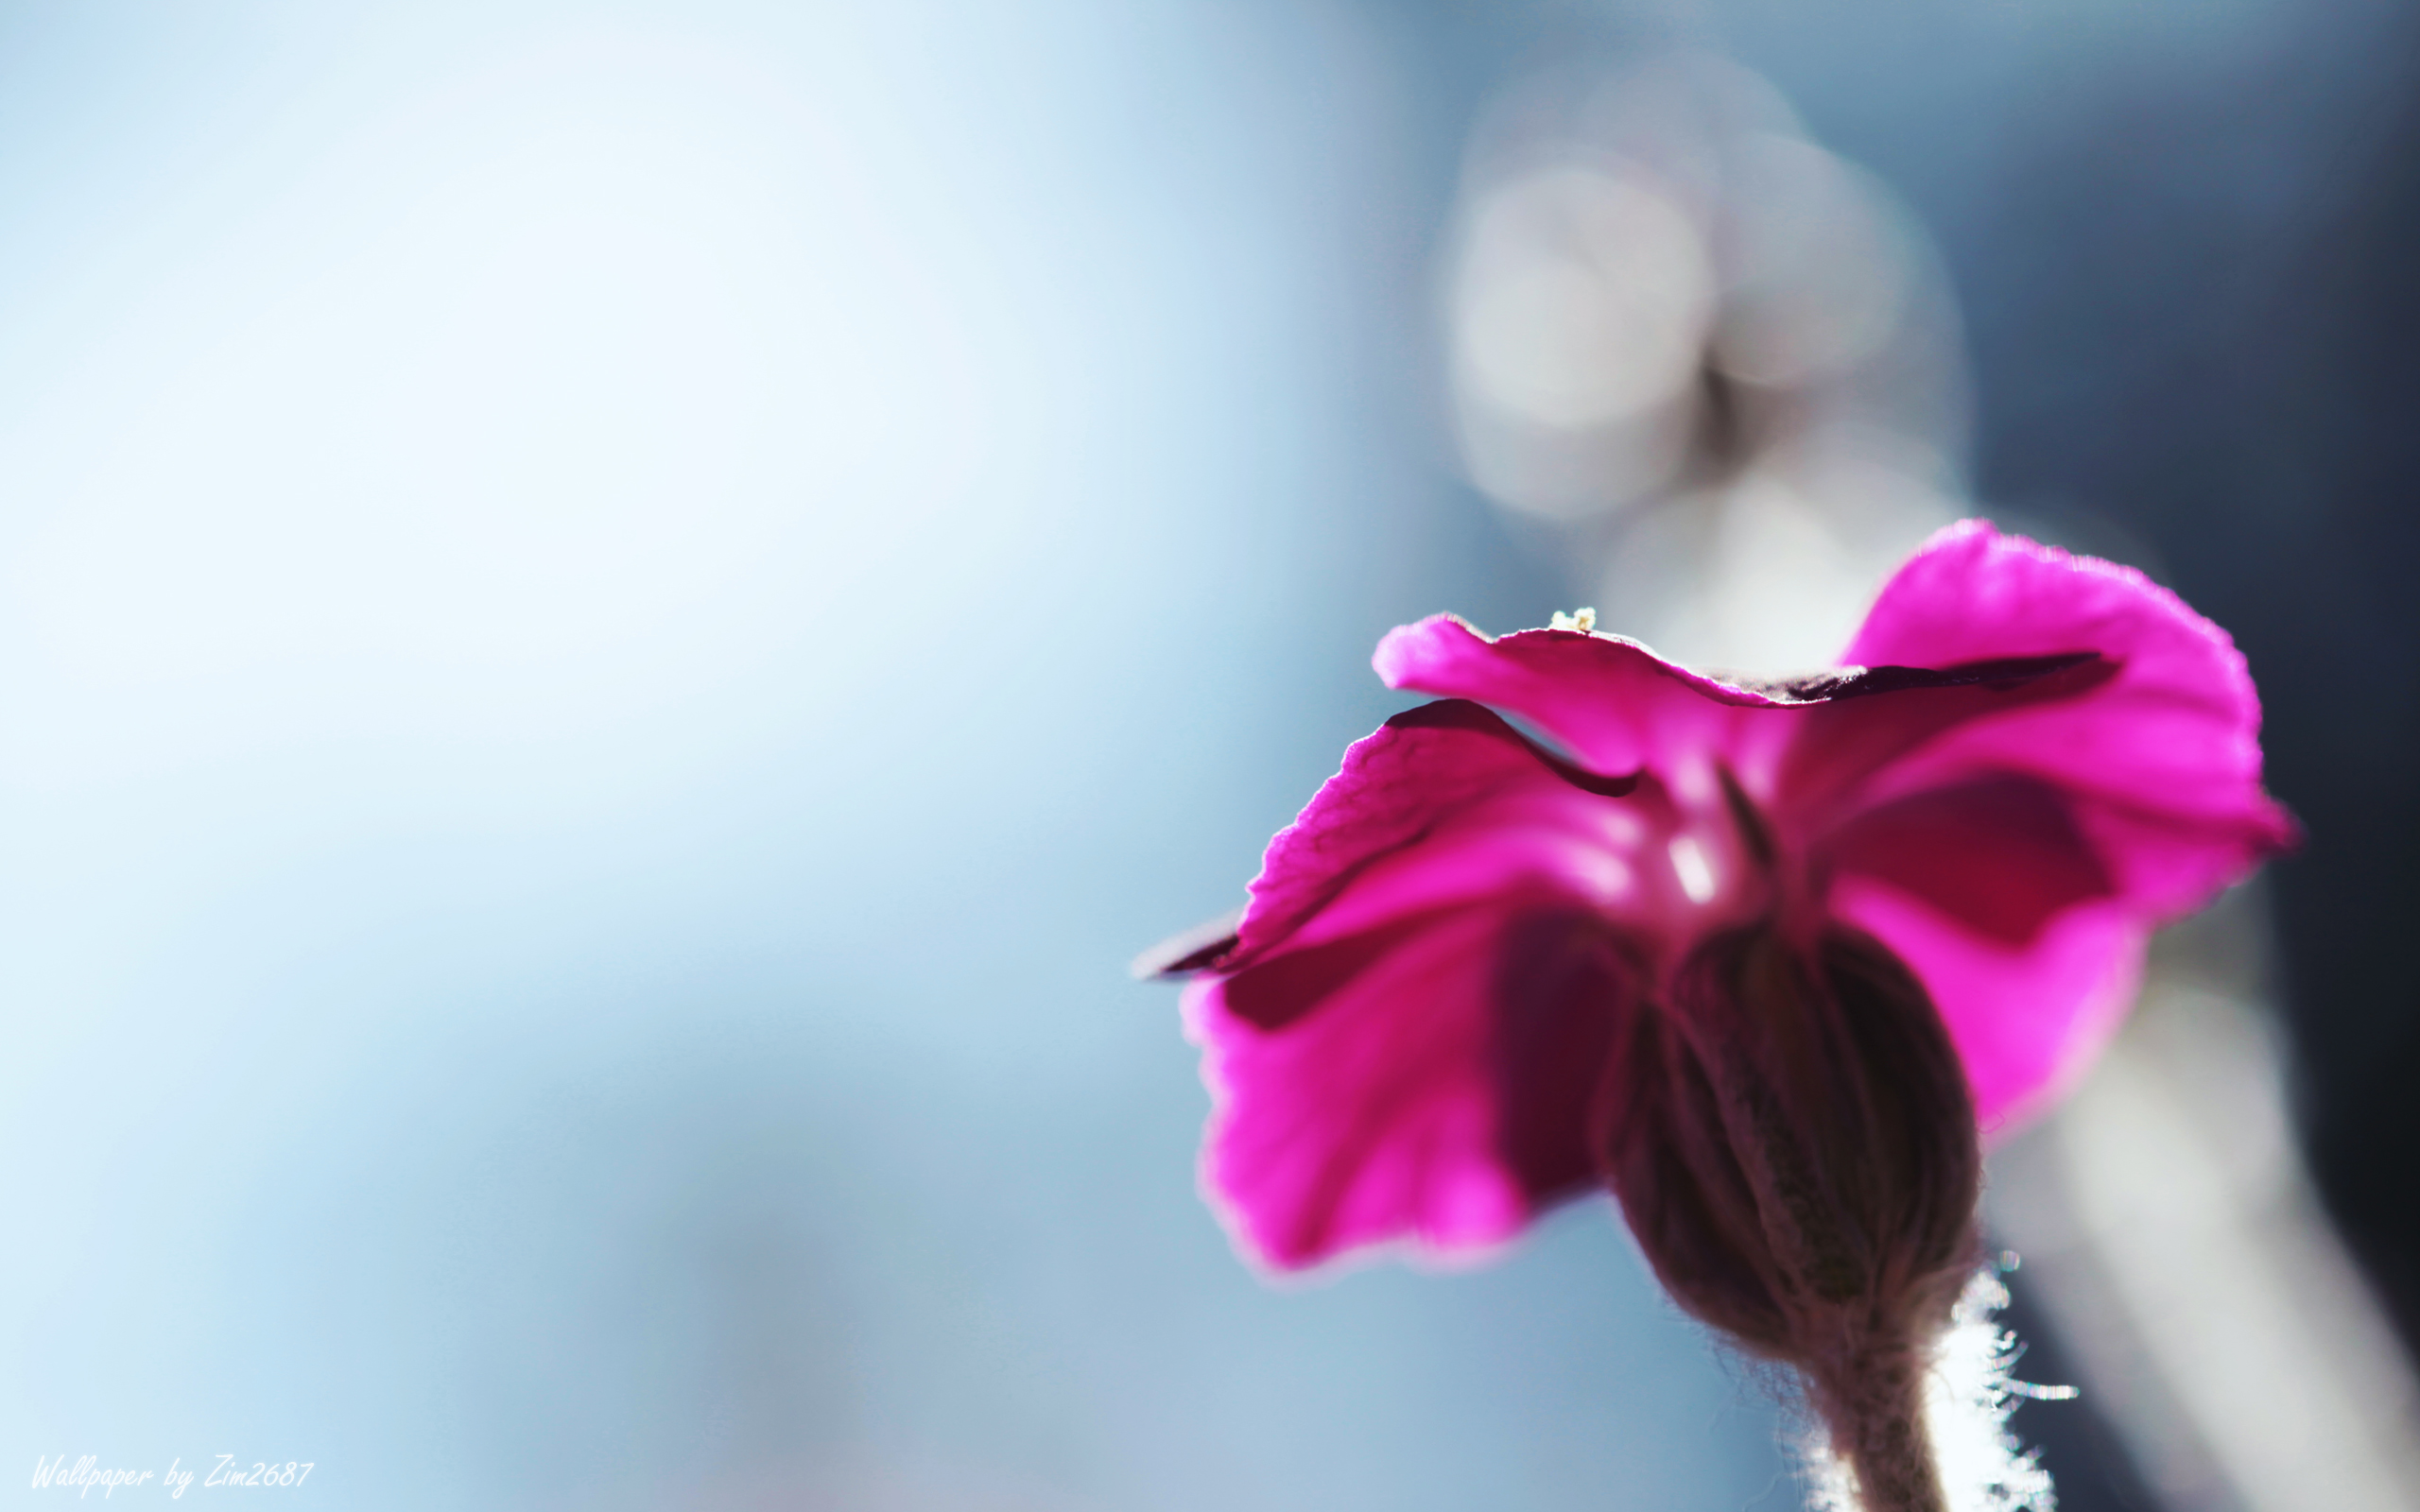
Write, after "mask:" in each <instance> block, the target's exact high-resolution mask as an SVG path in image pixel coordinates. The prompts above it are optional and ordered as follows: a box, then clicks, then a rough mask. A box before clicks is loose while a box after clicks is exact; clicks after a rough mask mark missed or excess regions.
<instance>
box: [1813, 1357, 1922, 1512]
mask: <svg viewBox="0 0 2420 1512" xmlns="http://www.w3.org/2000/svg"><path fill="white" fill-rule="evenodd" d="M1878 1373H1879V1374H1881V1375H1883V1376H1884V1377H1885V1379H1883V1380H1879V1381H1876V1380H1868V1381H1863V1382H1859V1383H1855V1384H1854V1385H1853V1386H1852V1387H1851V1388H1850V1390H1849V1391H1848V1392H1847V1393H1844V1394H1841V1395H1840V1396H1836V1397H1835V1398H1834V1400H1833V1401H1832V1402H1831V1403H1830V1404H1829V1406H1828V1407H1827V1410H1826V1411H1825V1413H1824V1417H1825V1418H1826V1419H1827V1420H1828V1421H1829V1423H1830V1425H1831V1429H1832V1438H1833V1446H1834V1450H1835V1452H1837V1453H1839V1454H1840V1455H1841V1457H1842V1458H1843V1459H1846V1460H1847V1461H1848V1462H1849V1465H1850V1466H1851V1468H1853V1469H1855V1470H1856V1471H1857V1482H1858V1501H1859V1503H1860V1505H1861V1507H1862V1512H1948V1503H1947V1502H1946V1501H1945V1499H1944V1497H1943V1495H1942V1488H1941V1469H1940V1467H1939V1466H1938V1465H1937V1464H1935V1463H1934V1460H1933V1452H1932V1435H1930V1434H1929V1433H1927V1431H1926V1428H1925V1416H1924V1392H1923V1382H1922V1381H1921V1379H1910V1377H1908V1376H1907V1375H1906V1374H1904V1373H1902V1372H1899V1371H1894V1370H1886V1371H1883V1372H1878ZM1893 1378H1895V1379H1893Z"/></svg>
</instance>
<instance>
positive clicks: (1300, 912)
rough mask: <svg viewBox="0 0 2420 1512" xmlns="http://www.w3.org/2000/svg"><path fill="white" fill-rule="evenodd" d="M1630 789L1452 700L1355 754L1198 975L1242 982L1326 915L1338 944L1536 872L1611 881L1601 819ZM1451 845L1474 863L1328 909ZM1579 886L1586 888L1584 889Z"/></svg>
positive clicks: (1384, 730) (1406, 875)
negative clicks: (1354, 890) (1232, 943)
mask: <svg viewBox="0 0 2420 1512" xmlns="http://www.w3.org/2000/svg"><path fill="white" fill-rule="evenodd" d="M1628 786H1629V784H1628V783H1627V782H1623V781H1621V780H1618V779H1606V778H1600V777H1597V776H1595V775H1593V774H1590V773H1587V772H1584V771H1581V770H1580V769H1578V768H1576V767H1573V766H1572V765H1570V764H1569V763H1567V762H1564V761H1562V760H1560V759H1559V758H1556V757H1554V756H1552V755H1551V754H1549V753H1548V752H1547V751H1544V750H1541V749H1540V748H1539V747H1537V746H1535V745H1533V744H1531V743H1530V741H1529V740H1527V739H1526V738H1524V737H1523V736H1522V735H1521V734H1520V732H1519V731H1517V730H1514V729H1513V727H1512V726H1510V725H1508V724H1506V723H1505V722H1504V721H1503V720H1502V719H1500V718H1498V717H1497V716H1496V715H1495V714H1493V713H1489V712H1488V711H1486V710H1484V709H1481V708H1479V707H1478V705H1477V704H1472V703H1464V702H1461V701H1459V700H1447V701H1444V702H1442V703H1434V704H1429V705H1426V706H1425V707H1423V708H1419V709H1414V710H1410V711H1408V712H1407V713H1401V714H1397V715H1396V716H1395V717H1394V718H1392V719H1390V720H1388V721H1387V722H1386V724H1384V725H1382V726H1380V727H1379V729H1378V730H1377V731H1376V733H1374V734H1372V735H1371V736H1369V737H1368V738H1367V739H1364V740H1360V741H1357V742H1356V743H1355V744H1354V745H1353V747H1352V748H1350V749H1349V750H1347V751H1346V752H1345V754H1344V765H1343V766H1342V768H1341V769H1340V770H1339V771H1338V772H1337V774H1336V775H1335V776H1334V777H1332V778H1330V779H1328V781H1327V782H1326V783H1325V784H1324V785H1322V787H1321V788H1320V790H1319V793H1318V795H1317V796H1316V797H1314V798H1313V799H1311V801H1310V804H1309V805H1308V806H1307V807H1305V809H1304V810H1303V813H1302V815H1301V816H1300V817H1298V818H1297V819H1295V821H1294V822H1293V823H1292V824H1290V825H1288V826H1287V827H1286V828H1285V829H1284V830H1281V831H1279V832H1278V833H1277V836H1276V838H1274V839H1272V840H1271V841H1270V843H1269V850H1268V852H1267V853H1266V855H1264V856H1263V858H1262V862H1261V870H1260V875H1259V876H1258V877H1255V878H1254V879H1253V883H1252V887H1251V893H1252V901H1251V902H1250V904H1249V905H1248V906H1247V907H1246V908H1245V910H1244V917H1243V921H1242V923H1241V925H1240V926H1239V928H1238V931H1237V943H1236V948H1235V950H1234V951H1233V952H1232V953H1231V954H1227V955H1226V956H1224V957H1223V958H1220V959H1217V960H1215V961H1212V962H1207V963H1199V964H1208V965H1212V966H1214V967H1216V968H1217V969H1219V970H1224V971H1235V970H1238V969H1240V968H1242V967H1244V966H1247V965H1249V964H1251V963H1252V962H1253V960H1256V959H1258V958H1259V957H1260V956H1262V955H1264V954H1267V953H1268V952H1270V951H1271V950H1273V949H1275V948H1276V947H1277V946H1279V945H1280V944H1283V943H1284V942H1286V941H1287V940H1288V939H1290V938H1291V937H1292V936H1293V935H1294V933H1295V932H1296V931H1297V930H1299V929H1301V928H1302V927H1303V925H1304V924H1305V922H1306V921H1307V920H1309V919H1311V918H1312V917H1313V916H1315V915H1321V914H1322V912H1323V911H1325V913H1326V916H1327V917H1324V918H1322V927H1323V929H1324V930H1325V932H1326V933H1327V934H1329V935H1335V934H1340V933H1346V932H1349V931H1352V930H1355V929H1357V928H1361V927H1366V926H1367V925H1368V924H1370V923H1372V922H1374V921H1377V920H1380V919H1386V918H1389V917H1392V915H1394V914H1397V913H1400V912H1402V911H1404V910H1406V909H1409V908H1415V907H1429V906H1435V905H1436V904H1437V903H1439V902H1442V901H1445V900H1446V899H1449V898H1453V897H1457V896H1466V895H1468V894H1470V893H1472V892H1473V891H1475V890H1483V889H1486V888H1490V887H1495V886H1503V885H1512V884H1513V883H1515V882H1516V881H1517V880H1518V878H1519V877H1520V876H1522V875H1524V874H1528V873H1530V872H1531V871H1539V872H1543V873H1547V874H1554V873H1557V872H1559V871H1560V872H1564V873H1569V872H1570V870H1571V868H1579V869H1580V871H1581V872H1582V873H1588V872H1592V871H1593V872H1596V873H1602V872H1603V870H1604V868H1605V865H1606V863H1605V860H1604V857H1603V854H1602V852H1603V851H1604V848H1605V845H1606V841H1605V838H1604V834H1603V825H1602V822H1601V819H1599V818H1598V817H1597V816H1600V815H1601V814H1602V811H1603V810H1604V808H1605V806H1606V805H1609V804H1612V803H1614V802H1616V800H1617V796H1618V795H1619V794H1621V793H1623V792H1625V791H1627V789H1628ZM1449 835H1461V836H1462V837H1464V838H1466V840H1467V847H1468V850H1469V851H1470V852H1472V853H1465V854H1461V855H1456V856H1454V857H1452V858H1451V867H1450V868H1447V867H1445V866H1443V865H1442V864H1441V865H1435V866H1432V865H1428V864H1426V863H1425V862H1414V863H1412V864H1410V865H1408V866H1406V867H1401V868H1396V869H1395V870H1394V871H1393V872H1392V873H1389V874H1388V875H1387V876H1386V877H1384V878H1373V879H1372V885H1370V886H1367V887H1364V888H1363V889H1362V890H1361V891H1362V896H1361V897H1360V899H1358V900H1357V904H1358V906H1357V909H1345V910H1334V909H1330V906H1329V905H1330V904H1331V903H1333V902H1336V900H1337V899H1338V898H1339V896H1340V894H1342V893H1343V892H1344V891H1345V890H1346V889H1347V888H1348V887H1349V886H1352V885H1354V884H1355V883H1356V881H1357V879H1359V878H1362V877H1363V875H1364V873H1367V872H1371V871H1372V870H1373V869H1374V868H1383V867H1384V865H1385V864H1386V863H1387V862H1389V861H1390V859H1391V858H1394V857H1396V856H1397V855H1398V854H1399V853H1400V852H1402V851H1405V850H1406V848H1408V847H1410V846H1413V845H1415V844H1426V845H1427V846H1428V847H1429V848H1430V849H1431V850H1432V851H1437V852H1438V854H1439V856H1440V858H1441V863H1442V860H1443V841H1444V840H1445V839H1446V838H1447V837H1448V836H1449ZM1480 852H1484V853H1480ZM1576 880H1577V881H1579V882H1580V883H1581V884H1582V885H1583V886H1584V877H1581V878H1577V879H1576ZM1595 890H1598V891H1601V890H1602V889H1601V888H1599V889H1595Z"/></svg>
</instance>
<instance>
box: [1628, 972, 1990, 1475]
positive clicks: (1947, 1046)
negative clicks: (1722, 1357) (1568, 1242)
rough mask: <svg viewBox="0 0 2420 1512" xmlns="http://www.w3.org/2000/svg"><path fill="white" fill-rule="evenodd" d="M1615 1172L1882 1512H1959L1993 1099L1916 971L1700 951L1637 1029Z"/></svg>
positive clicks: (1688, 1281)
mask: <svg viewBox="0 0 2420 1512" xmlns="http://www.w3.org/2000/svg"><path fill="white" fill-rule="evenodd" d="M1614 1075H1615V1077H1616V1086H1615V1087H1613V1088H1612V1089H1610V1091H1611V1093H1612V1095H1610V1096H1609V1097H1608V1098H1607V1099H1606V1101H1605V1103H1604V1105H1603V1106H1604V1107H1606V1108H1609V1109H1610V1110H1611V1116H1612V1126H1611V1127H1610V1128H1608V1129H1607V1130H1606V1132H1605V1143H1604V1145H1603V1148H1604V1150H1605V1155H1606V1160H1607V1168H1606V1169H1607V1176H1608V1177H1609V1178H1610V1181H1611V1183H1612V1185H1613V1188H1614V1191H1615V1193H1616V1195H1618V1196H1619V1197H1620V1199H1621V1204H1622V1210H1623V1212H1624V1215H1625V1216H1626V1217H1627V1218H1628V1220H1629V1222H1630V1226H1631V1229H1632V1231H1633V1232H1634V1233H1635V1234H1636V1235H1637V1237H1638V1242H1639V1245H1640V1247H1641V1248H1643V1249H1644V1250H1645V1251H1646V1253H1647V1258H1648V1260H1649V1262H1650V1263H1651V1264H1652V1265H1653V1266H1654V1268H1655V1273H1656V1276H1657V1277H1658V1279H1660V1280H1662V1281H1663V1283H1664V1285H1665V1287H1666V1288H1667V1289H1668V1290H1669V1291H1670V1293H1671V1294H1672V1296H1673V1297H1675V1298H1676V1299H1677V1300H1679V1302H1680V1303H1681V1305H1682V1306H1683V1307H1684V1308H1685V1309H1687V1310H1688V1311H1689V1312H1690V1313H1691V1314H1695V1315H1696V1316H1697V1317H1699V1318H1700V1319H1702V1320H1703V1321H1704V1322H1706V1323H1709V1324H1711V1325H1713V1326H1714V1327H1716V1328H1718V1329H1720V1330H1722V1331H1723V1332H1726V1333H1728V1334H1730V1335H1731V1336H1732V1337H1733V1338H1734V1339H1735V1340H1737V1342H1738V1344H1739V1345H1740V1346H1741V1347H1742V1348H1743V1349H1747V1350H1748V1351H1749V1352H1750V1353H1752V1354H1755V1355H1757V1356H1759V1357H1762V1358H1764V1359H1768V1360H1772V1361H1775V1362H1778V1363H1781V1364H1785V1365H1788V1366H1794V1367H1795V1368H1796V1369H1797V1370H1798V1371H1799V1372H1800V1373H1801V1374H1802V1376H1803V1377H1804V1378H1805V1381H1806V1388H1807V1392H1808V1398H1809V1403H1810V1405H1811V1406H1812V1407H1813V1408H1814V1410H1815V1411H1816V1412H1817V1413H1818V1414H1820V1415H1821V1416H1822V1417H1823V1419H1824V1423H1825V1425H1826V1426H1827V1427H1828V1429H1829V1430H1830V1433H1831V1436H1832V1442H1833V1445H1834V1448H1835V1450H1836V1451H1837V1452H1839V1453H1840V1454H1841V1455H1842V1456H1843V1457H1845V1458H1846V1459H1847V1460H1848V1461H1849V1462H1850V1464H1851V1465H1852V1466H1853V1467H1854V1468H1855V1469H1856V1471H1857V1475H1858V1482H1859V1485H1860V1486H1861V1489H1862V1491H1863V1494H1864V1501H1865V1504H1866V1507H1867V1512H1937V1509H1939V1508H1940V1507H1941V1505H1942V1499H1941V1488H1940V1484H1939V1478H1938V1475H1937V1474H1936V1472H1935V1470H1934V1469H1933V1460H1932V1454H1931V1452H1930V1447H1929V1445H1928V1444H1927V1438H1926V1433H1925V1427H1924V1418H1923V1414H1922V1412H1921V1404H1922V1400H1923V1392H1922V1384H1923V1375H1924V1371H1925V1368H1926V1366H1927V1354H1928V1351H1929V1349H1930V1348H1931V1347H1932V1345H1933V1342H1934V1341H1935V1340H1936V1339H1937V1338H1938V1337H1939V1336H1940V1334H1941V1332H1942V1331H1943V1330H1944V1328H1945V1326H1946V1325H1947V1323H1948V1321H1949V1316H1950V1311H1951V1308H1952V1306H1953V1305H1954V1304H1955V1302H1956V1300H1957V1298H1958V1295H1959V1292H1960V1290H1961V1288H1962V1286H1963V1284H1964V1282H1965V1280H1966V1279H1967V1277H1968V1276H1969V1275H1970V1274H1971V1273H1972V1272H1973V1270H1974V1268H1975V1265H1976V1263H1977V1259H1978V1250H1979V1244H1978V1240H1977V1235H1976V1229H1975V1208H1976V1202H1977V1200H1978V1198H1979V1194H1980V1190H1981V1180H1982V1158H1981V1151H1980V1147H1979V1140H1978V1136H1977V1132H1976V1126H1975V1108H1974V1099H1973V1096H1972V1094H1971V1093H1970V1092H1969V1091H1968V1088H1967V1084H1966V1077H1965V1073H1964V1071H1963V1070H1962V1067H1961V1065H1960V1063H1959V1059H1958V1054H1957V1051H1956V1049H1955V1048H1954V1047H1953V1046H1952V1045H1951V1043H1950V1040H1949V1036H1948V1033H1947V1031H1946V1030H1945V1028H1944V1027H1943V1025H1942V1022H1941V1016H1940V1014H1939V1013H1938V1012H1937V1011H1936V1010H1935V1009H1934V1007H1933V1005H1932V1003H1931V1000H1930V999H1929V998H1928V997H1927V994H1926V992H1925V989H1924V987H1923V985H1922V984H1921V983H1919V982H1918V981H1917V980H1916V978H1915V976H1914V974H1913V973H1912V972H1910V971H1909V970H1908V969H1907V967H1906V966H1904V965H1902V964H1901V963H1900V962H1899V960H1898V959H1897V958H1896V957H1895V956H1893V954H1891V953H1890V952H1889V951H1887V950H1885V949H1884V948H1883V947H1882V946H1881V945H1879V944H1878V943H1876V941H1875V940H1873V939H1872V938H1870V937H1868V936H1864V935H1862V934H1858V933H1855V932H1852V931H1848V930H1844V929H1841V928H1839V927H1837V926H1834V927H1830V928H1827V929H1826V930H1825V931H1824V933H1823V934H1822V935H1820V936H1817V937H1816V938H1814V939H1813V940H1812V941H1811V942H1806V943H1801V942H1799V941H1796V940H1792V939H1789V938H1787V937H1785V936H1784V935H1783V933H1782V932H1781V931H1780V930H1779V929H1777V928H1775V927H1773V926H1772V925H1770V924H1759V925H1755V926H1752V927H1748V928H1744V929H1738V930H1734V931H1731V932H1729V933H1726V934H1723V935H1720V936H1715V937H1714V938H1712V939H1710V940H1708V941H1706V942H1705V943H1704V944H1703V945H1702V946H1700V947H1699V948H1698V949H1697V950H1696V951H1695V952H1694V953H1693V954H1691V955H1690V956H1689V957H1688V959H1687V960H1686V961H1685V962H1684V963H1683V964H1682V966H1681V968H1680V970H1679V971H1677V972H1676V973H1675V974H1674V976H1673V978H1672V981H1671V985H1670V988H1669V991H1668V995H1667V998H1666V1001H1665V1002H1664V1003H1662V1004H1660V1005H1655V1006H1653V1007H1651V1008H1650V1009H1648V1010H1647V1011H1643V1012H1640V1013H1636V1014H1634V1015H1632V1016H1631V1023H1630V1032H1629V1036H1628V1040H1627V1042H1626V1043H1625V1044H1624V1046H1623V1047H1622V1050H1621V1052H1620V1054H1619V1056H1618V1057H1617V1062H1616V1067H1615V1069H1614Z"/></svg>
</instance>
